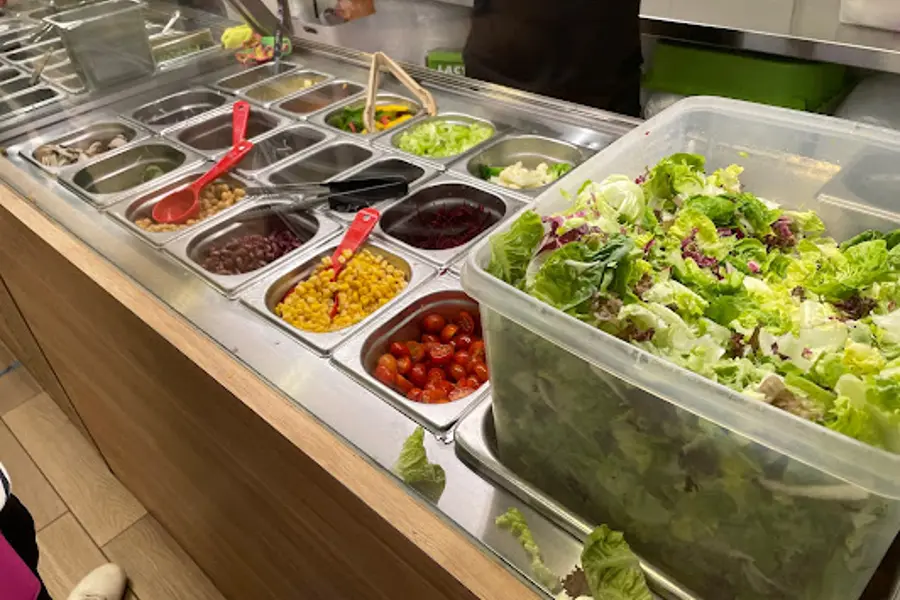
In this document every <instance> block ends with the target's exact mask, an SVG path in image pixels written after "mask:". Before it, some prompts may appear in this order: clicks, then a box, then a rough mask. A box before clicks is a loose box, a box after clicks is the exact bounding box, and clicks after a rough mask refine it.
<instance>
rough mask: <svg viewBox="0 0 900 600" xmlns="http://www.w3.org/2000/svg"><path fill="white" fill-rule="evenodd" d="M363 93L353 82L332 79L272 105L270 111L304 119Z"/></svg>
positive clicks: (362, 88) (357, 84)
mask: <svg viewBox="0 0 900 600" xmlns="http://www.w3.org/2000/svg"><path fill="white" fill-rule="evenodd" d="M364 91H365V88H364V87H363V86H362V85H360V84H359V83H356V82H355V81H350V80H348V79H334V80H332V81H329V82H326V83H324V84H322V85H320V86H318V87H315V88H312V89H310V90H305V91H303V92H300V93H299V94H296V95H294V96H291V97H289V98H286V99H284V100H282V101H281V102H278V103H277V104H273V105H272V110H274V111H275V112H277V113H280V114H282V115H285V116H286V117H290V118H292V119H305V118H307V117H310V116H312V115H315V114H316V113H317V112H319V111H321V110H326V109H327V108H328V107H330V106H333V105H335V104H336V103H338V102H342V101H344V100H347V99H351V98H355V97H356V96H358V95H360V94H362V93H363V92H364Z"/></svg>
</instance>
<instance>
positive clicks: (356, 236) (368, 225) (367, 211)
mask: <svg viewBox="0 0 900 600" xmlns="http://www.w3.org/2000/svg"><path fill="white" fill-rule="evenodd" d="M380 218H381V213H379V212H378V211H377V210H375V209H374V208H364V209H362V210H361V211H359V212H357V213H356V217H355V218H354V219H353V222H352V223H351V224H350V229H348V230H347V233H345V234H344V237H343V239H342V240H341V243H340V244H338V247H337V249H336V250H335V251H334V254H332V255H331V265H332V268H333V269H334V276H333V277H332V279H331V280H332V281H335V280H336V279H337V276H338V274H339V273H340V272H341V271H342V270H343V269H344V266H345V265H346V264H347V263H348V262H349V261H350V259H351V258H352V257H353V254H356V252H357V251H358V250H359V247H360V246H362V245H363V244H365V243H366V240H367V239H369V234H371V233H372V230H373V229H375V225H377V224H378V219H380ZM347 250H349V251H350V252H351V255H350V256H348V257H347V258H345V259H344V260H341V257H343V255H344V252H346V251H347ZM339 304H340V303H339V302H338V296H337V294H335V295H334V303H333V304H332V305H331V318H332V320H333V319H334V317H335V316H337V314H338V311H339V310H340V306H339Z"/></svg>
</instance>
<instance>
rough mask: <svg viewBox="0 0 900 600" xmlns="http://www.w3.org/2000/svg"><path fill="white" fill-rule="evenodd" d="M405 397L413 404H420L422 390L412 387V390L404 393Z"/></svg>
mask: <svg viewBox="0 0 900 600" xmlns="http://www.w3.org/2000/svg"><path fill="white" fill-rule="evenodd" d="M406 397H407V398H408V399H409V400H412V401H413V402H421V401H422V388H417V387H414V388H413V389H411V390H409V391H408V392H406Z"/></svg>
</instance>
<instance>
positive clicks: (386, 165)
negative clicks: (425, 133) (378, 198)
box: [323, 154, 438, 221]
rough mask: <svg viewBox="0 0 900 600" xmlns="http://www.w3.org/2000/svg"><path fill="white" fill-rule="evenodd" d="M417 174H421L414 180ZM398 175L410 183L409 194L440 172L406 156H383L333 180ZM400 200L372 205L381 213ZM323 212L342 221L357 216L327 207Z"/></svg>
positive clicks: (353, 213) (372, 159) (345, 172)
mask: <svg viewBox="0 0 900 600" xmlns="http://www.w3.org/2000/svg"><path fill="white" fill-rule="evenodd" d="M416 173H421V174H419V175H418V176H417V177H415V178H413V176H414V175H415V174H416ZM398 174H399V175H402V176H404V177H405V178H406V179H407V180H408V181H409V193H412V192H413V191H414V190H416V189H417V188H419V187H420V186H422V185H423V184H425V183H426V182H427V181H429V180H430V179H432V178H433V177H435V176H436V175H437V174H438V171H436V170H435V169H434V168H433V167H431V166H429V165H427V164H425V163H418V162H416V161H414V160H412V159H410V158H407V157H406V156H400V155H399V154H381V155H379V156H376V157H374V158H370V159H369V160H367V161H366V162H364V163H362V164H361V165H359V166H358V167H355V168H353V169H350V170H348V171H344V172H343V173H341V174H340V175H337V176H335V177H334V178H333V179H334V180H336V181H340V180H344V179H353V178H356V177H359V178H369V177H386V176H390V175H398ZM407 195H408V194H407ZM399 199H400V198H395V199H391V200H384V201H382V202H377V203H375V204H373V205H372V208H374V209H376V210H378V211H381V210H383V209H384V207H386V206H390V205H391V204H393V203H394V202H396V201H397V200H399ZM323 210H326V211H327V212H328V214H329V215H330V216H331V217H333V218H335V219H337V220H340V221H351V220H353V217H355V216H356V213H355V212H340V211H336V210H331V209H330V208H327V207H323Z"/></svg>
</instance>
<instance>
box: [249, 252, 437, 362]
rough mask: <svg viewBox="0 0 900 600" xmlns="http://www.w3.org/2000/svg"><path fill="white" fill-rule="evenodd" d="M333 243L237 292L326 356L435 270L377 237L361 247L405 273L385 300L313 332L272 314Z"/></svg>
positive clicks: (329, 253)
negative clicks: (345, 322) (346, 322)
mask: <svg viewBox="0 0 900 600" xmlns="http://www.w3.org/2000/svg"><path fill="white" fill-rule="evenodd" d="M336 248H337V245H336V244H334V243H333V242H327V243H325V244H324V245H322V246H319V247H318V248H315V249H313V250H311V251H310V252H307V253H305V254H302V255H301V256H298V257H295V258H293V259H292V260H290V261H288V264H286V265H283V266H282V267H281V268H280V269H279V270H278V271H276V272H274V273H270V274H269V275H268V276H267V277H265V278H264V279H262V280H261V281H259V282H258V283H256V284H255V285H254V286H252V287H250V288H249V289H247V290H246V291H245V292H243V293H242V294H240V299H241V302H243V303H244V304H245V305H246V306H249V307H250V308H251V309H253V310H254V311H256V312H257V313H258V314H259V315H261V316H262V317H263V318H265V319H267V320H268V321H269V322H270V323H273V324H274V325H276V326H278V327H280V328H281V329H283V330H285V331H287V332H288V333H290V334H291V335H293V336H294V337H296V338H297V339H299V340H300V341H302V342H303V343H305V344H307V345H308V346H309V347H310V349H311V350H313V351H314V352H316V353H317V354H319V355H320V356H327V355H328V354H330V353H331V352H332V351H333V350H334V349H335V348H336V347H337V346H338V345H340V344H341V343H342V342H344V341H345V340H347V339H350V336H352V335H353V334H354V333H355V332H356V331H359V329H360V328H362V327H363V326H364V325H365V324H366V323H370V322H371V321H372V320H373V319H375V318H377V317H378V316H379V315H383V314H386V313H388V312H391V311H393V310H394V308H395V307H396V306H397V304H398V303H399V302H402V301H405V299H406V298H407V297H409V294H410V292H411V291H412V290H415V289H416V287H418V286H419V285H420V284H421V283H422V282H424V281H426V280H427V279H429V278H430V277H432V276H433V275H434V274H435V270H434V269H433V268H432V267H430V266H428V265H426V264H424V263H421V262H419V261H418V260H416V259H415V258H413V257H412V256H408V255H406V254H404V253H403V252H402V251H401V250H398V249H396V248H395V247H392V246H391V245H390V244H386V243H384V242H383V241H380V240H372V241H370V242H369V243H367V244H366V245H365V246H363V248H362V249H367V250H370V251H371V252H373V253H375V254H378V255H380V256H383V257H385V258H386V259H387V260H388V261H389V262H390V263H391V264H392V265H393V266H394V267H397V268H399V269H401V270H402V271H403V272H404V273H405V274H406V280H407V285H406V287H405V288H404V289H403V290H402V291H401V292H400V293H399V294H397V295H396V296H394V297H393V298H392V299H391V300H390V301H389V302H388V303H387V304H385V305H384V306H382V307H380V308H378V309H377V310H375V311H374V312H372V313H371V314H369V315H368V316H367V317H366V318H364V319H363V320H362V321H360V322H359V323H356V324H355V325H351V326H349V327H345V328H344V329H341V330H339V331H332V332H327V333H314V332H309V331H303V330H302V329H297V328H296V327H294V326H292V325H291V324H290V323H288V322H287V321H284V320H283V319H281V318H280V317H279V316H278V315H276V314H275V312H274V311H275V306H277V305H278V303H279V302H281V300H282V299H283V298H284V297H285V295H286V294H287V293H288V292H290V290H291V289H293V287H294V286H295V285H296V284H297V283H300V282H301V281H305V280H306V279H307V278H308V277H309V275H310V274H311V273H312V272H313V271H314V270H315V268H316V266H318V265H319V263H320V262H321V260H322V259H323V258H324V257H326V256H331V255H332V254H333V253H334V251H335V249H336Z"/></svg>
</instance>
